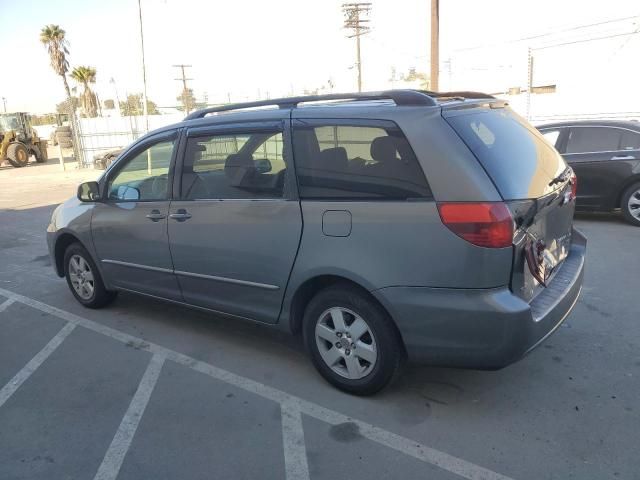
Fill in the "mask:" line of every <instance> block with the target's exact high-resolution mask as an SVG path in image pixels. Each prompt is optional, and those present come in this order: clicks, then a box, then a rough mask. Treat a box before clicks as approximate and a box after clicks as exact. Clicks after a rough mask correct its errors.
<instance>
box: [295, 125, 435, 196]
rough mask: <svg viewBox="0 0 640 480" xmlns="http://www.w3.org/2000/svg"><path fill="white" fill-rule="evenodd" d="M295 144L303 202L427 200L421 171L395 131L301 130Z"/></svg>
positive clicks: (331, 127)
mask: <svg viewBox="0 0 640 480" xmlns="http://www.w3.org/2000/svg"><path fill="white" fill-rule="evenodd" d="M293 143H294V155H295V159H296V172H297V175H298V186H299V188H300V196H301V197H302V198H352V199H353V198H360V199H407V198H424V197H430V196H431V192H430V190H429V186H428V185H427V181H426V179H425V177H424V173H423V172H422V168H421V167H420V165H419V164H418V160H417V159H416V157H415V155H414V153H413V151H412V149H411V147H410V146H409V142H408V141H407V139H406V138H405V137H404V135H403V134H402V133H401V132H400V130H399V129H398V128H397V127H396V128H379V127H365V126H345V125H326V126H318V127H299V128H296V129H294V134H293Z"/></svg>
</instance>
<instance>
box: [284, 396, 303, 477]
mask: <svg viewBox="0 0 640 480" xmlns="http://www.w3.org/2000/svg"><path fill="white" fill-rule="evenodd" d="M280 412H281V417H282V444H283V447H284V468H285V472H286V474H287V475H286V477H285V478H286V479H287V480H309V466H308V465H307V447H306V445H305V443H304V431H303V429H302V415H301V414H300V410H299V409H298V406H297V405H295V404H290V403H283V404H282V405H281V406H280Z"/></svg>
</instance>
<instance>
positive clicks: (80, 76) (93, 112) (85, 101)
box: [71, 66, 98, 118]
mask: <svg viewBox="0 0 640 480" xmlns="http://www.w3.org/2000/svg"><path fill="white" fill-rule="evenodd" d="M71 78H73V79H74V80H75V81H76V82H78V83H82V85H84V92H82V96H81V97H80V102H81V103H82V109H83V110H84V113H85V115H86V116H87V117H90V118H94V117H97V116H98V98H97V97H96V94H95V93H94V92H93V91H92V90H91V88H90V87H89V84H90V83H96V69H95V68H93V67H85V66H82V67H76V68H74V69H73V71H72V72H71Z"/></svg>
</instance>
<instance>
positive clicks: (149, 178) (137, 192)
mask: <svg viewBox="0 0 640 480" xmlns="http://www.w3.org/2000/svg"><path fill="white" fill-rule="evenodd" d="M173 146H174V142H173V140H171V141H164V142H159V143H156V144H154V145H152V146H151V147H149V148H147V149H145V150H144V151H142V152H140V153H139V154H137V155H136V156H135V157H133V158H131V159H125V160H124V162H125V163H124V164H122V166H121V165H120V163H119V164H118V166H117V167H116V168H117V172H116V174H115V176H113V177H111V180H110V181H109V187H108V192H109V199H110V200H117V201H126V200H132V201H134V200H166V199H167V198H168V194H169V181H168V177H169V165H170V164H171V156H172V154H173Z"/></svg>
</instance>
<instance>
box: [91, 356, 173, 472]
mask: <svg viewBox="0 0 640 480" xmlns="http://www.w3.org/2000/svg"><path fill="white" fill-rule="evenodd" d="M163 364H164V357H163V356H161V355H154V356H153V357H151V361H150V362H149V365H148V366H147V370H146V371H145V372H144V375H143V376H142V380H140V385H138V390H137V391H136V393H135V395H134V396H133V398H132V399H131V403H130V404H129V408H128V409H127V413H125V414H124V417H123V418H122V422H120V426H119V427H118V431H117V432H116V434H115V436H114V437H113V440H112V441H111V445H109V449H108V450H107V453H106V454H105V456H104V459H103V460H102V464H101V465H100V468H98V473H96V476H95V477H94V480H115V478H116V477H117V476H118V472H119V471H120V467H122V462H123V461H124V457H125V455H126V454H127V451H128V450H129V447H130V446H131V441H132V440H133V436H134V435H135V433H136V430H137V429H138V424H139V423H140V420H141V419H142V414H143V413H144V409H145V408H147V404H148V403H149V398H151V393H152V392H153V389H154V387H155V386H156V382H157V381H158V377H159V376H160V371H161V370H162V365H163Z"/></svg>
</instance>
